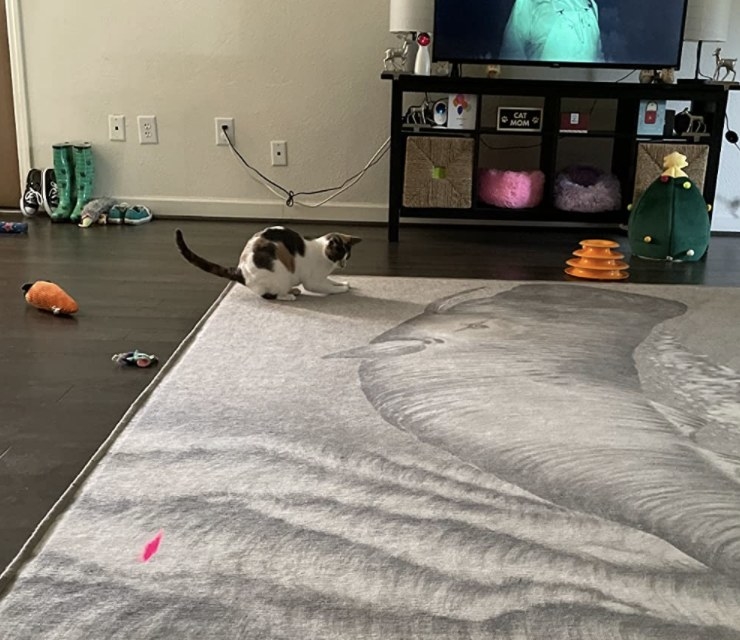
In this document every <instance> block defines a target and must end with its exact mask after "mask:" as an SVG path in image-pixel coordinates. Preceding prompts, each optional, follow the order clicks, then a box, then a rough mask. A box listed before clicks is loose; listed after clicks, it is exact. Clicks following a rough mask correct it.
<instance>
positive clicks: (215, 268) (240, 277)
mask: <svg viewBox="0 0 740 640" xmlns="http://www.w3.org/2000/svg"><path fill="white" fill-rule="evenodd" d="M175 242H177V248H178V249H179V250H180V253H181V254H182V257H183V258H185V260H187V261H188V262H189V263H191V264H194V265H195V266H196V267H198V268H199V269H203V271H205V272H207V273H212V274H214V275H216V276H219V277H221V278H226V279H227V280H233V281H234V282H239V283H240V284H245V282H244V274H243V273H242V272H241V271H240V270H239V269H237V268H236V267H222V266H221V265H220V264H216V263H215V262H211V261H210V260H206V259H205V258H201V257H200V256H199V255H197V254H196V253H193V251H191V249H190V247H188V245H186V244H185V238H184V237H183V235H182V231H180V230H179V229H176V230H175Z"/></svg>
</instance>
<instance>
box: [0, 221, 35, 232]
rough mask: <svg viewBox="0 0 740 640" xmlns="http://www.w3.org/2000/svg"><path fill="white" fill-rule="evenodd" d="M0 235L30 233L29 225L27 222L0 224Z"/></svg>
mask: <svg viewBox="0 0 740 640" xmlns="http://www.w3.org/2000/svg"><path fill="white" fill-rule="evenodd" d="M0 233H2V234H8V233H13V234H18V233H28V223H27V222H0Z"/></svg>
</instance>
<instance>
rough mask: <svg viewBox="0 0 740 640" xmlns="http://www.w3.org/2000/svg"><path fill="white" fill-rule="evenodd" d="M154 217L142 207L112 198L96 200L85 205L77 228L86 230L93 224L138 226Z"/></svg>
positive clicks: (148, 210) (146, 208) (147, 209)
mask: <svg viewBox="0 0 740 640" xmlns="http://www.w3.org/2000/svg"><path fill="white" fill-rule="evenodd" d="M153 217H154V216H153V215H152V212H151V210H150V209H149V208H148V207H145V206H144V205H138V204H135V205H130V204H128V203H126V202H118V201H117V200H114V199H113V198H96V199H95V200H91V201H90V202H88V203H87V204H86V205H85V208H84V209H83V210H82V219H81V221H80V224H79V226H80V227H83V228H86V227H91V226H92V225H94V224H129V225H140V224H146V223H147V222H150V221H151V220H152V218H153Z"/></svg>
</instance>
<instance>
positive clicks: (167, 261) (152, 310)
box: [0, 214, 740, 568]
mask: <svg viewBox="0 0 740 640" xmlns="http://www.w3.org/2000/svg"><path fill="white" fill-rule="evenodd" d="M3 219H5V220H9V219H11V220H12V219H19V218H17V217H16V218H14V216H12V215H7V214H6V215H4V216H3ZM30 222H31V228H30V232H29V234H28V235H27V236H8V235H5V236H3V235H0V327H1V328H2V334H3V336H4V338H5V344H4V347H3V349H2V351H1V352H0V384H1V385H2V394H1V395H0V456H2V458H1V459H0V568H2V567H4V566H6V564H7V563H8V562H9V561H10V560H11V559H12V557H13V556H14V555H15V554H16V553H17V551H18V550H19V549H20V547H21V545H22V544H23V543H24V541H25V540H26V539H27V538H28V536H29V534H30V533H31V532H32V530H33V529H34V527H35V526H36V525H37V523H38V522H39V521H40V520H41V518H42V517H43V516H44V514H45V513H46V512H47V511H48V509H49V508H50V507H51V506H52V504H53V503H54V501H55V500H56V499H57V498H58V497H59V496H60V495H61V493H62V492H63V491H64V490H65V488H66V487H67V486H68V485H69V484H70V482H71V481H72V480H73V479H74V477H75V476H76V475H77V473H78V472H79V471H80V470H81V468H82V467H83V465H84V464H85V462H86V461H87V460H88V459H89V458H90V456H91V455H92V454H93V452H94V451H95V450H96V449H97V448H98V446H99V445H100V444H101V442H102V441H103V440H104V439H105V438H106V436H107V435H108V434H109V433H110V431H111V429H113V427H114V426H115V425H116V423H117V422H118V420H119V419H120V417H121V416H122V415H123V413H124V412H125V411H126V409H127V408H128V407H129V406H130V405H131V403H132V402H133V400H134V399H135V398H136V396H137V395H138V394H139V393H140V392H141V391H142V390H143V389H144V387H145V386H146V385H147V383H148V382H149V381H150V380H151V378H152V377H153V375H154V373H155V371H154V370H149V369H125V370H119V369H117V368H116V367H115V366H114V365H113V363H112V362H111V356H112V355H113V354H114V353H117V352H121V351H126V350H130V349H133V348H139V349H141V350H144V351H147V352H150V353H154V354H156V355H157V356H159V358H160V359H162V360H166V359H167V358H168V357H169V356H170V355H171V353H172V352H173V350H174V349H175V347H176V346H177V345H178V344H179V343H180V341H181V340H182V339H183V338H184V337H185V335H186V334H187V333H188V331H189V330H190V329H191V328H192V327H193V325H194V324H195V323H196V322H197V321H198V319H199V318H200V317H201V315H202V314H203V312H204V311H205V310H206V309H207V308H208V307H209V305H210V304H211V303H212V302H213V300H215V298H216V297H217V295H218V294H219V292H220V291H221V290H222V289H223V287H224V285H225V282H224V281H223V280H219V279H217V278H215V277H213V276H209V275H207V274H204V273H202V272H200V271H198V270H196V269H195V268H193V267H191V266H190V265H188V264H186V263H185V262H184V261H183V260H182V259H181V258H180V256H179V255H178V253H177V251H176V250H175V247H174V243H173V233H174V229H175V228H176V227H177V226H180V227H181V228H182V229H183V230H184V231H185V235H186V238H187V239H188V241H189V242H190V243H191V245H192V246H193V248H194V249H195V250H196V251H198V252H200V253H202V254H203V255H205V256H207V257H210V258H211V259H214V260H216V261H218V262H222V263H225V264H233V263H234V262H235V260H236V257H237V256H238V254H239V251H240V250H241V247H242V245H243V243H244V241H245V239H246V238H247V237H248V236H249V235H250V234H251V233H253V232H254V231H256V230H257V229H259V228H261V227H263V226H264V225H263V224H258V223H253V222H250V223H246V222H199V221H187V222H183V221H180V222H175V221H166V220H157V221H155V222H154V223H152V224H149V225H144V226H142V227H134V228H131V227H101V228H92V229H87V230H81V229H78V228H76V227H74V226H71V225H54V226H52V225H51V224H50V222H49V220H48V218H46V217H42V218H39V219H33V220H31V221H30ZM291 226H293V227H294V228H296V229H298V230H299V231H301V232H303V233H306V234H320V233H324V232H326V231H329V230H332V228H331V227H332V225H320V226H319V225H291ZM342 229H343V230H346V231H348V232H352V233H354V234H355V235H360V236H362V237H363V238H364V239H365V240H364V242H363V244H361V245H359V246H358V247H356V248H355V251H354V255H353V260H352V264H351V266H350V268H349V269H348V270H347V272H348V273H349V274H364V275H396V276H426V277H460V278H500V279H510V280H527V279H534V280H564V279H567V276H565V275H564V274H563V271H562V268H563V265H564V261H565V260H566V259H567V258H568V257H569V255H570V253H571V251H572V250H573V249H575V248H576V247H577V243H578V240H580V239H582V238H584V237H590V236H597V237H614V238H615V239H617V240H618V241H620V242H621V243H622V245H623V246H625V247H626V244H627V243H626V238H625V237H624V236H622V235H619V234H616V235H614V234H612V235H611V236H610V234H605V233H603V232H602V233H595V232H584V231H583V230H569V231H553V230H542V229H538V230H522V229H519V230H516V229H502V228H488V229H480V228H419V227H413V228H404V229H403V230H402V234H401V243H400V244H398V245H389V244H388V243H387V242H386V231H385V229H384V228H382V227H354V228H353V227H351V226H350V225H342ZM631 274H632V275H631V280H630V281H631V282H656V283H657V282H660V283H690V284H711V285H721V286H740V238H727V237H719V238H714V239H713V242H712V247H711V251H710V254H709V256H708V258H707V260H706V261H705V262H701V263H696V264H663V263H658V262H646V261H641V260H633V261H632V270H631ZM36 279H48V280H53V281H56V282H58V283H59V284H60V285H62V286H63V287H65V288H66V289H67V290H68V292H69V293H70V294H72V295H73V296H74V297H75V298H76V299H77V301H78V302H79V304H80V307H81V310H80V313H79V314H78V316H76V317H75V318H74V319H63V318H58V317H53V316H50V315H47V314H44V313H41V312H39V311H37V310H35V309H32V308H30V307H28V306H27V305H26V304H25V302H24V301H23V298H22V295H21V289H20V287H21V285H23V284H24V283H25V282H28V281H33V280H36ZM266 304H268V303H266Z"/></svg>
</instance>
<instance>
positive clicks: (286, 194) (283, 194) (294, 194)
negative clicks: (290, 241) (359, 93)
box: [222, 127, 391, 209]
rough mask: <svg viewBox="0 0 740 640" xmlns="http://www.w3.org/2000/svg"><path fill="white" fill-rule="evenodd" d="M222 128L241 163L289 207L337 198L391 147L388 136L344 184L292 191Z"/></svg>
mask: <svg viewBox="0 0 740 640" xmlns="http://www.w3.org/2000/svg"><path fill="white" fill-rule="evenodd" d="M222 130H223V132H224V137H225V138H226V140H227V142H228V143H229V147H230V148H231V150H232V151H233V152H234V153H235V154H236V156H237V157H238V158H239V160H240V161H241V163H242V164H243V165H244V166H245V167H246V168H247V169H249V170H250V171H251V172H252V173H253V174H254V175H255V176H256V180H257V182H259V183H260V184H261V185H262V186H264V187H265V188H267V189H268V190H269V191H271V192H272V193H273V194H274V195H276V196H277V197H278V198H281V199H285V204H286V206H288V207H292V206H294V205H296V204H297V205H298V206H301V207H308V208H311V209H315V208H317V207H321V206H323V205H325V204H326V203H327V202H330V201H331V200H333V199H334V198H336V197H337V196H338V195H340V194H342V193H344V192H345V191H348V190H349V189H351V188H352V187H354V186H355V185H356V184H357V183H358V182H359V181H360V180H362V178H363V177H365V174H366V173H367V172H368V171H369V170H370V169H371V168H372V167H374V166H375V165H376V164H378V162H380V160H381V159H382V158H383V156H384V155H385V154H386V153H387V152H388V149H390V141H391V139H390V138H387V139H386V141H385V142H384V143H383V144H382V145H380V147H379V149H378V150H377V151H376V152H375V154H374V155H373V157H372V158H370V160H369V161H368V163H367V164H366V165H365V166H364V167H363V168H362V169H361V170H360V171H358V172H357V173H355V174H354V175H352V176H350V177H349V178H347V179H346V180H345V181H344V182H343V183H342V184H340V185H339V186H336V187H328V188H326V189H316V190H313V191H292V190H290V189H286V188H285V187H283V186H282V185H281V184H278V183H277V182H275V181H274V180H270V178H268V177H267V176H266V175H265V174H263V173H262V172H261V171H260V170H259V169H256V168H255V167H253V166H252V165H251V164H249V162H247V160H246V159H245V158H244V156H243V155H242V154H241V153H239V150H238V149H237V148H236V147H235V146H234V143H233V142H232V140H231V137H230V136H229V131H228V127H222ZM326 193H329V194H331V195H330V196H328V197H327V198H325V199H324V200H321V201H319V202H301V201H299V200H297V198H298V197H300V196H319V195H324V194H326Z"/></svg>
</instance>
